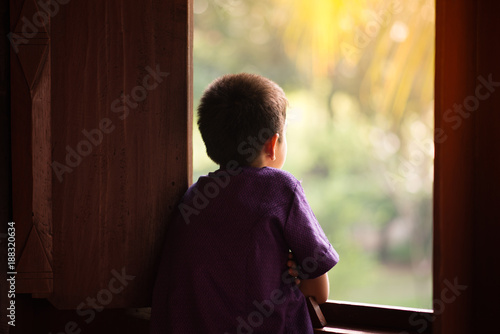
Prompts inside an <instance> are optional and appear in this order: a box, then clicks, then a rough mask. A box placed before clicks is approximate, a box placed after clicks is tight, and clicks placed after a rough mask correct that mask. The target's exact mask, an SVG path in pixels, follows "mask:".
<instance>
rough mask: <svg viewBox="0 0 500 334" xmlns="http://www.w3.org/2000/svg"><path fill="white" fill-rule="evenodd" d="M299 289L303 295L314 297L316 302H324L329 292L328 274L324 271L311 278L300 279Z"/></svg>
mask: <svg viewBox="0 0 500 334" xmlns="http://www.w3.org/2000/svg"><path fill="white" fill-rule="evenodd" d="M299 289H300V291H301V292H302V294H303V295H304V296H305V297H314V299H316V302H317V303H318V304H323V303H325V302H326V300H327V299H328V293H329V292H330V285H329V282H328V274H327V273H324V274H323V275H321V276H319V277H316V278H313V279H303V280H301V281H300V285H299Z"/></svg>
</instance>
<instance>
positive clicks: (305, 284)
mask: <svg viewBox="0 0 500 334" xmlns="http://www.w3.org/2000/svg"><path fill="white" fill-rule="evenodd" d="M287 266H288V273H289V274H290V275H291V276H293V277H297V276H299V273H298V271H297V263H296V261H295V259H294V258H293V254H292V253H289V254H288V261H287ZM295 284H297V285H298V286H299V289H300V291H301V292H302V294H303V295H304V296H305V297H314V299H316V302H317V303H318V304H323V303H325V302H326V300H327V299H328V294H329V292H330V284H329V281H328V273H324V274H323V275H321V276H319V277H316V278H313V279H302V280H300V279H298V278H296V279H295Z"/></svg>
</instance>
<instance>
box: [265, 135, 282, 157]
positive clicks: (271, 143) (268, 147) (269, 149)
mask: <svg viewBox="0 0 500 334" xmlns="http://www.w3.org/2000/svg"><path fill="white" fill-rule="evenodd" d="M279 138H280V135H279V133H275V134H274V135H273V136H272V137H271V138H269V139H268V140H267V142H266V143H265V144H264V152H265V154H266V156H269V158H270V159H271V160H272V161H274V160H276V150H277V149H278V139H279Z"/></svg>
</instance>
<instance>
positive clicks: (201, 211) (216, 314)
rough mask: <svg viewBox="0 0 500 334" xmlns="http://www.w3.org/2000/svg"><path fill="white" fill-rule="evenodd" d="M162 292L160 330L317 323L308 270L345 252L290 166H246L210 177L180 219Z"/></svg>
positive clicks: (250, 329)
mask: <svg viewBox="0 0 500 334" xmlns="http://www.w3.org/2000/svg"><path fill="white" fill-rule="evenodd" d="M168 235H169V237H168V240H167V243H166V248H165V252H164V256H163V259H162V262H161V265H160V270H159V274H158V278H157V283H156V287H155V292H154V297H153V298H154V300H153V317H152V322H151V326H152V333H186V334H187V333H197V334H198V333H221V334H222V333H312V326H311V323H310V320H309V316H308V313H307V306H306V302H305V297H304V296H303V295H302V293H301V292H300V291H299V289H298V288H297V287H296V286H295V284H294V279H293V278H292V277H291V276H290V275H288V271H287V265H286V262H287V260H288V252H289V250H292V252H293V253H294V256H295V258H296V261H297V263H298V264H301V265H302V267H303V268H302V272H303V274H304V277H303V278H304V279H310V278H315V277H317V276H320V275H322V274H324V273H326V272H327V271H328V270H329V269H330V268H331V267H333V266H334V265H335V264H336V263H337V261H338V255H337V253H336V252H335V250H334V249H333V247H332V246H331V245H330V243H329V242H328V240H327V238H326V237H325V235H324V233H323V231H322V229H321V227H320V226H319V224H318V223H317V221H316V219H315V217H314V215H313V213H312V211H311V210H310V207H309V205H308V204H307V201H306V200H305V197H304V193H303V190H302V187H301V186H300V183H299V182H298V181H297V180H296V179H295V178H294V177H293V176H292V175H291V174H289V173H287V172H284V171H281V170H279V169H275V168H270V167H264V168H254V167H237V171H236V172H235V170H234V169H233V170H227V171H224V170H219V171H217V172H215V173H211V174H209V175H208V176H205V177H201V178H200V179H199V180H198V182H197V183H195V184H194V185H193V186H192V187H191V188H190V189H189V190H188V191H187V193H186V194H185V196H184V198H183V200H182V203H181V205H180V206H179V213H178V215H177V216H176V219H175V220H174V221H173V222H172V224H171V225H170V228H169V232H168Z"/></svg>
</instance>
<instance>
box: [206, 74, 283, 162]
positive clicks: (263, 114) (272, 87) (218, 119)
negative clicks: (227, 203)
mask: <svg viewBox="0 0 500 334" xmlns="http://www.w3.org/2000/svg"><path fill="white" fill-rule="evenodd" d="M287 105H288V101H287V99H286V97H285V93H284V92H283V90H282V89H281V88H280V87H279V86H278V85H277V84H276V83H274V82H273V81H271V80H269V79H266V78H264V77H262V76H260V75H256V74H248V73H240V74H229V75H224V76H222V77H220V78H218V79H216V80H214V81H213V82H212V83H211V84H210V85H209V86H208V88H207V89H206V90H205V92H204V93H203V96H202V98H201V101H200V105H199V107H198V127H199V129H200V132H201V136H202V138H203V141H204V142H205V146H206V148H207V154H208V156H209V157H210V158H211V159H212V160H213V161H214V162H215V163H217V164H219V165H221V166H225V165H226V164H227V163H228V162H230V161H232V160H235V161H237V162H238V163H239V164H240V165H241V166H249V165H252V166H264V165H268V166H272V167H277V168H281V166H282V165H283V163H284V158H285V157H284V156H283V155H285V156H286V139H285V120H286V107H287ZM267 159H269V161H268V162H269V163H266V161H263V160H267ZM276 160H278V161H276ZM281 160H282V161H281ZM275 161H276V162H275Z"/></svg>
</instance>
